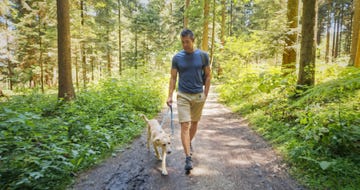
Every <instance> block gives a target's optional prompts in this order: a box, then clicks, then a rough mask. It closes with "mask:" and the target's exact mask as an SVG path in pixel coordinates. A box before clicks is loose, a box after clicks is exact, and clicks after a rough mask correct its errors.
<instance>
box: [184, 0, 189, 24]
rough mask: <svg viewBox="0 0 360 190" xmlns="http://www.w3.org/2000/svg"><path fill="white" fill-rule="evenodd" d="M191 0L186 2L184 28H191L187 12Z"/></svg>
mask: <svg viewBox="0 0 360 190" xmlns="http://www.w3.org/2000/svg"><path fill="white" fill-rule="evenodd" d="M189 5H190V0H185V10H184V28H187V27H188V26H189V18H188V16H187V13H186V11H187V10H188V9H189Z"/></svg>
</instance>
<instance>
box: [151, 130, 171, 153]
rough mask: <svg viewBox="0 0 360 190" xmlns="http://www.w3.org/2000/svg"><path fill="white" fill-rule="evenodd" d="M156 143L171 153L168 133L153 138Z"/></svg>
mask: <svg viewBox="0 0 360 190" xmlns="http://www.w3.org/2000/svg"><path fill="white" fill-rule="evenodd" d="M155 142H156V144H158V145H160V146H161V147H162V148H163V149H165V150H166V153H168V154H170V153H171V138H170V135H168V134H165V133H163V134H161V135H160V136H159V137H157V138H155Z"/></svg>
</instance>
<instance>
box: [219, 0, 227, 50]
mask: <svg viewBox="0 0 360 190" xmlns="http://www.w3.org/2000/svg"><path fill="white" fill-rule="evenodd" d="M221 6H222V9H221V35H220V40H221V45H222V46H224V45H225V29H226V0H221Z"/></svg>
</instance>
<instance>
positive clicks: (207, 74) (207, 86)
mask: <svg viewBox="0 0 360 190" xmlns="http://www.w3.org/2000/svg"><path fill="white" fill-rule="evenodd" d="M204 72H205V91H204V94H205V97H207V96H208V94H209V90H210V81H211V69H210V66H206V67H205V68H204Z"/></svg>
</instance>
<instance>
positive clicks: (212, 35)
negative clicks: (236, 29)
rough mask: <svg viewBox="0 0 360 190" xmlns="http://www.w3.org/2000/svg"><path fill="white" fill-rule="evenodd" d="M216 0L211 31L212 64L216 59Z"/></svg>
mask: <svg viewBox="0 0 360 190" xmlns="http://www.w3.org/2000/svg"><path fill="white" fill-rule="evenodd" d="M215 10H216V0H213V20H212V32H211V53H210V65H212V64H213V59H214V57H213V56H214V48H215V44H214V39H215V19H216V11H215Z"/></svg>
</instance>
